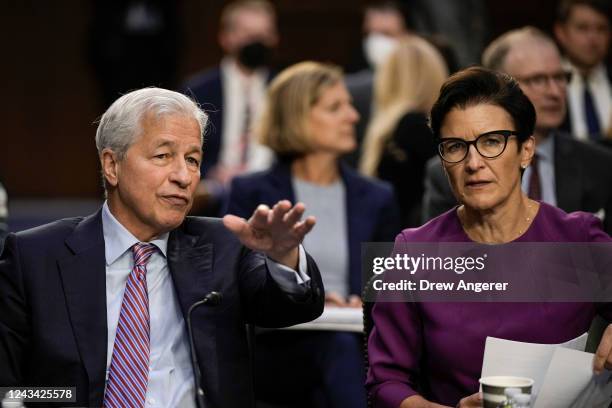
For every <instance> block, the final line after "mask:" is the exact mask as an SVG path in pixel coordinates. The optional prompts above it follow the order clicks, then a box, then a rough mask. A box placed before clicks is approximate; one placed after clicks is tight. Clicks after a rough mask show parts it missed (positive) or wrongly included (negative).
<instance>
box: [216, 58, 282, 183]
mask: <svg viewBox="0 0 612 408" xmlns="http://www.w3.org/2000/svg"><path fill="white" fill-rule="evenodd" d="M267 77H268V72H267V70H257V71H255V72H254V73H253V74H252V75H250V76H246V75H245V74H244V73H242V72H241V71H240V69H239V68H238V66H237V65H236V62H235V61H234V60H233V59H231V58H224V59H223V60H222V61H221V78H222V84H223V112H222V115H223V134H222V135H221V153H220V162H221V164H222V165H224V166H226V167H229V168H236V167H239V166H240V165H241V155H242V152H241V150H240V148H239V146H240V142H241V138H242V135H243V133H244V131H245V121H246V117H245V110H246V107H247V105H248V107H249V110H250V112H251V113H250V120H249V127H251V128H252V125H253V123H255V121H256V120H257V118H258V117H259V115H260V114H261V109H262V107H263V102H264V100H265V97H266V86H267V85H266V82H267ZM273 159H274V154H273V153H272V150H270V149H269V148H268V147H266V146H263V145H262V144H260V143H259V142H258V141H257V139H256V138H255V137H254V135H253V132H250V139H249V145H248V150H247V163H246V169H245V171H248V172H250V171H257V170H265V169H267V168H268V167H269V166H270V164H271V163H272V160H273Z"/></svg>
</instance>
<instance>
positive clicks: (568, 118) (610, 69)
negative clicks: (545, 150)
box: [559, 65, 612, 147]
mask: <svg viewBox="0 0 612 408" xmlns="http://www.w3.org/2000/svg"><path fill="white" fill-rule="evenodd" d="M606 73H607V74H608V81H610V83H611V84H612V66H610V65H606ZM567 100H568V103H567V110H566V112H565V118H564V119H563V123H561V126H560V127H559V130H562V131H563V132H566V133H569V134H571V133H572V131H573V129H572V126H573V125H572V115H571V112H570V109H571V108H570V104H569V93H568V97H567ZM605 131H606V129H602V132H605ZM601 142H602V144H604V145H606V146H608V147H609V146H610V143H609V142H608V140H605V139H604V140H602V141H601Z"/></svg>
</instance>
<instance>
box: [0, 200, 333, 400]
mask: <svg viewBox="0 0 612 408" xmlns="http://www.w3.org/2000/svg"><path fill="white" fill-rule="evenodd" d="M167 255H168V267H169V270H170V273H171V276H172V280H173V282H174V287H175V290H176V293H177V297H178V300H179V303H180V306H181V310H182V312H183V316H184V317H186V313H187V310H188V308H189V307H190V305H192V304H193V303H195V302H196V301H198V300H201V299H202V298H203V297H204V296H205V295H206V294H208V293H209V292H211V291H217V292H220V293H222V295H223V301H222V302H221V304H220V305H218V306H215V307H206V306H204V307H201V308H199V309H197V310H196V311H194V313H193V315H192V325H193V328H194V338H195V341H196V353H197V355H198V358H199V362H200V363H199V364H200V369H201V372H202V376H203V384H202V386H203V389H204V391H205V392H206V394H207V399H208V400H209V405H210V406H212V407H218V408H226V407H251V406H253V389H252V380H251V367H250V366H249V358H248V348H247V338H246V335H245V323H246V322H251V323H256V324H257V325H260V326H264V327H266V326H267V327H278V326H286V325H291V324H295V323H298V322H305V321H308V320H312V319H314V318H315V317H317V316H318V315H319V314H321V313H322V310H323V290H322V284H321V279H320V275H319V273H318V270H317V267H316V265H315V263H314V262H313V261H312V259H311V258H309V259H308V273H309V274H310V276H311V278H312V280H311V288H312V290H311V291H308V293H305V294H304V295H301V296H292V295H288V294H286V293H284V292H282V291H281V290H280V289H279V287H278V286H277V285H276V284H275V282H274V281H273V279H272V278H271V277H270V275H269V273H268V270H267V267H266V265H265V262H266V261H265V257H264V256H263V255H262V254H260V253H256V252H253V251H250V250H248V249H246V248H245V247H243V246H241V245H240V243H239V242H238V241H237V239H236V238H235V237H234V236H233V234H232V233H230V232H229V231H228V230H227V229H225V227H224V226H223V224H222V223H221V222H220V221H219V220H217V219H204V218H190V217H188V218H187V219H186V220H185V222H184V223H183V225H182V226H180V227H179V228H178V229H176V230H174V231H172V232H171V234H170V238H169V241H168V253H167ZM105 275H106V274H105V258H104V238H103V234H102V220H101V213H100V211H98V212H97V213H96V214H94V215H92V216H89V217H87V218H84V219H83V218H73V219H67V220H61V221H57V222H54V223H52V224H48V225H46V226H43V227H39V228H36V229H32V230H28V231H24V232H21V233H18V234H16V235H15V234H10V235H9V236H8V238H7V242H6V250H5V251H4V253H3V255H2V258H0V367H1V369H0V385H2V386H8V385H21V386H25V385H44V386H76V387H77V392H76V398H77V401H76V405H79V406H84V405H88V406H101V405H102V401H103V394H104V381H105V369H106V361H107V355H106V354H107V317H106V291H105V285H106V280H105V279H106V278H105ZM63 405H66V404H63Z"/></svg>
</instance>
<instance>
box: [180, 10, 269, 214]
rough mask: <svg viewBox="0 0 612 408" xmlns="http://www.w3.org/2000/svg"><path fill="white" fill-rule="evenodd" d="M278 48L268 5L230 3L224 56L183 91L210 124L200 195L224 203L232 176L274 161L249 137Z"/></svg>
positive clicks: (224, 16)
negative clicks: (204, 113)
mask: <svg viewBox="0 0 612 408" xmlns="http://www.w3.org/2000/svg"><path fill="white" fill-rule="evenodd" d="M277 44H278V31H277V28H276V13H275V10H274V7H273V6H272V4H271V3H269V2H268V1H266V0H239V1H234V2H231V3H229V4H228V5H227V6H225V8H224V9H223V10H222V12H221V18H220V31H219V45H220V46H221V49H222V50H223V54H224V55H223V58H222V60H221V62H220V64H219V66H217V67H214V68H212V69H208V70H205V71H203V72H200V73H197V74H196V75H195V76H193V77H192V78H190V79H189V80H188V81H187V82H186V83H185V84H184V85H183V86H182V92H183V93H185V94H186V95H188V96H190V97H193V98H194V99H195V100H196V101H197V102H198V103H199V104H200V105H201V106H202V108H203V109H204V110H205V111H207V112H208V113H209V116H210V121H211V126H210V128H209V131H208V133H207V134H206V135H205V142H204V144H205V149H206V155H205V156H204V158H203V161H202V178H203V179H204V180H205V181H204V182H203V183H201V185H200V187H199V189H198V191H197V194H198V195H202V196H208V197H209V198H210V199H211V200H213V201H217V202H219V201H222V200H223V197H224V192H225V187H226V186H227V185H228V184H229V182H230V181H231V179H232V178H233V177H234V176H235V175H237V174H243V173H247V172H252V171H257V170H264V169H266V168H268V167H269V166H270V164H271V163H272V161H273V158H274V155H273V154H272V152H271V150H270V149H268V148H267V147H265V146H262V145H261V144H260V143H259V142H258V141H257V140H256V138H254V137H252V132H251V127H252V125H253V123H255V120H256V118H257V117H258V115H259V113H260V110H261V108H262V106H261V102H262V101H263V100H264V97H265V90H266V86H267V83H268V81H269V79H270V77H271V76H272V70H271V69H270V67H269V64H270V58H271V55H272V51H273V49H274V48H275V47H276V46H277ZM196 205H197V203H196ZM218 206H222V204H219V205H218Z"/></svg>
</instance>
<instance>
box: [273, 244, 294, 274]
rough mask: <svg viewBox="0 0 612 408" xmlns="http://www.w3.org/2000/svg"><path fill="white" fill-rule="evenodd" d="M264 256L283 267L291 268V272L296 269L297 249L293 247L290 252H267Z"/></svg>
mask: <svg viewBox="0 0 612 408" xmlns="http://www.w3.org/2000/svg"><path fill="white" fill-rule="evenodd" d="M266 255H267V256H268V258H270V259H271V260H272V261H274V262H276V263H279V264H281V265H285V266H286V267H288V268H291V269H293V270H297V269H298V263H299V260H300V256H299V255H300V251H299V247H295V248H293V249H292V250H290V251H288V252H283V253H274V252H268V253H267V254H266Z"/></svg>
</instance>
